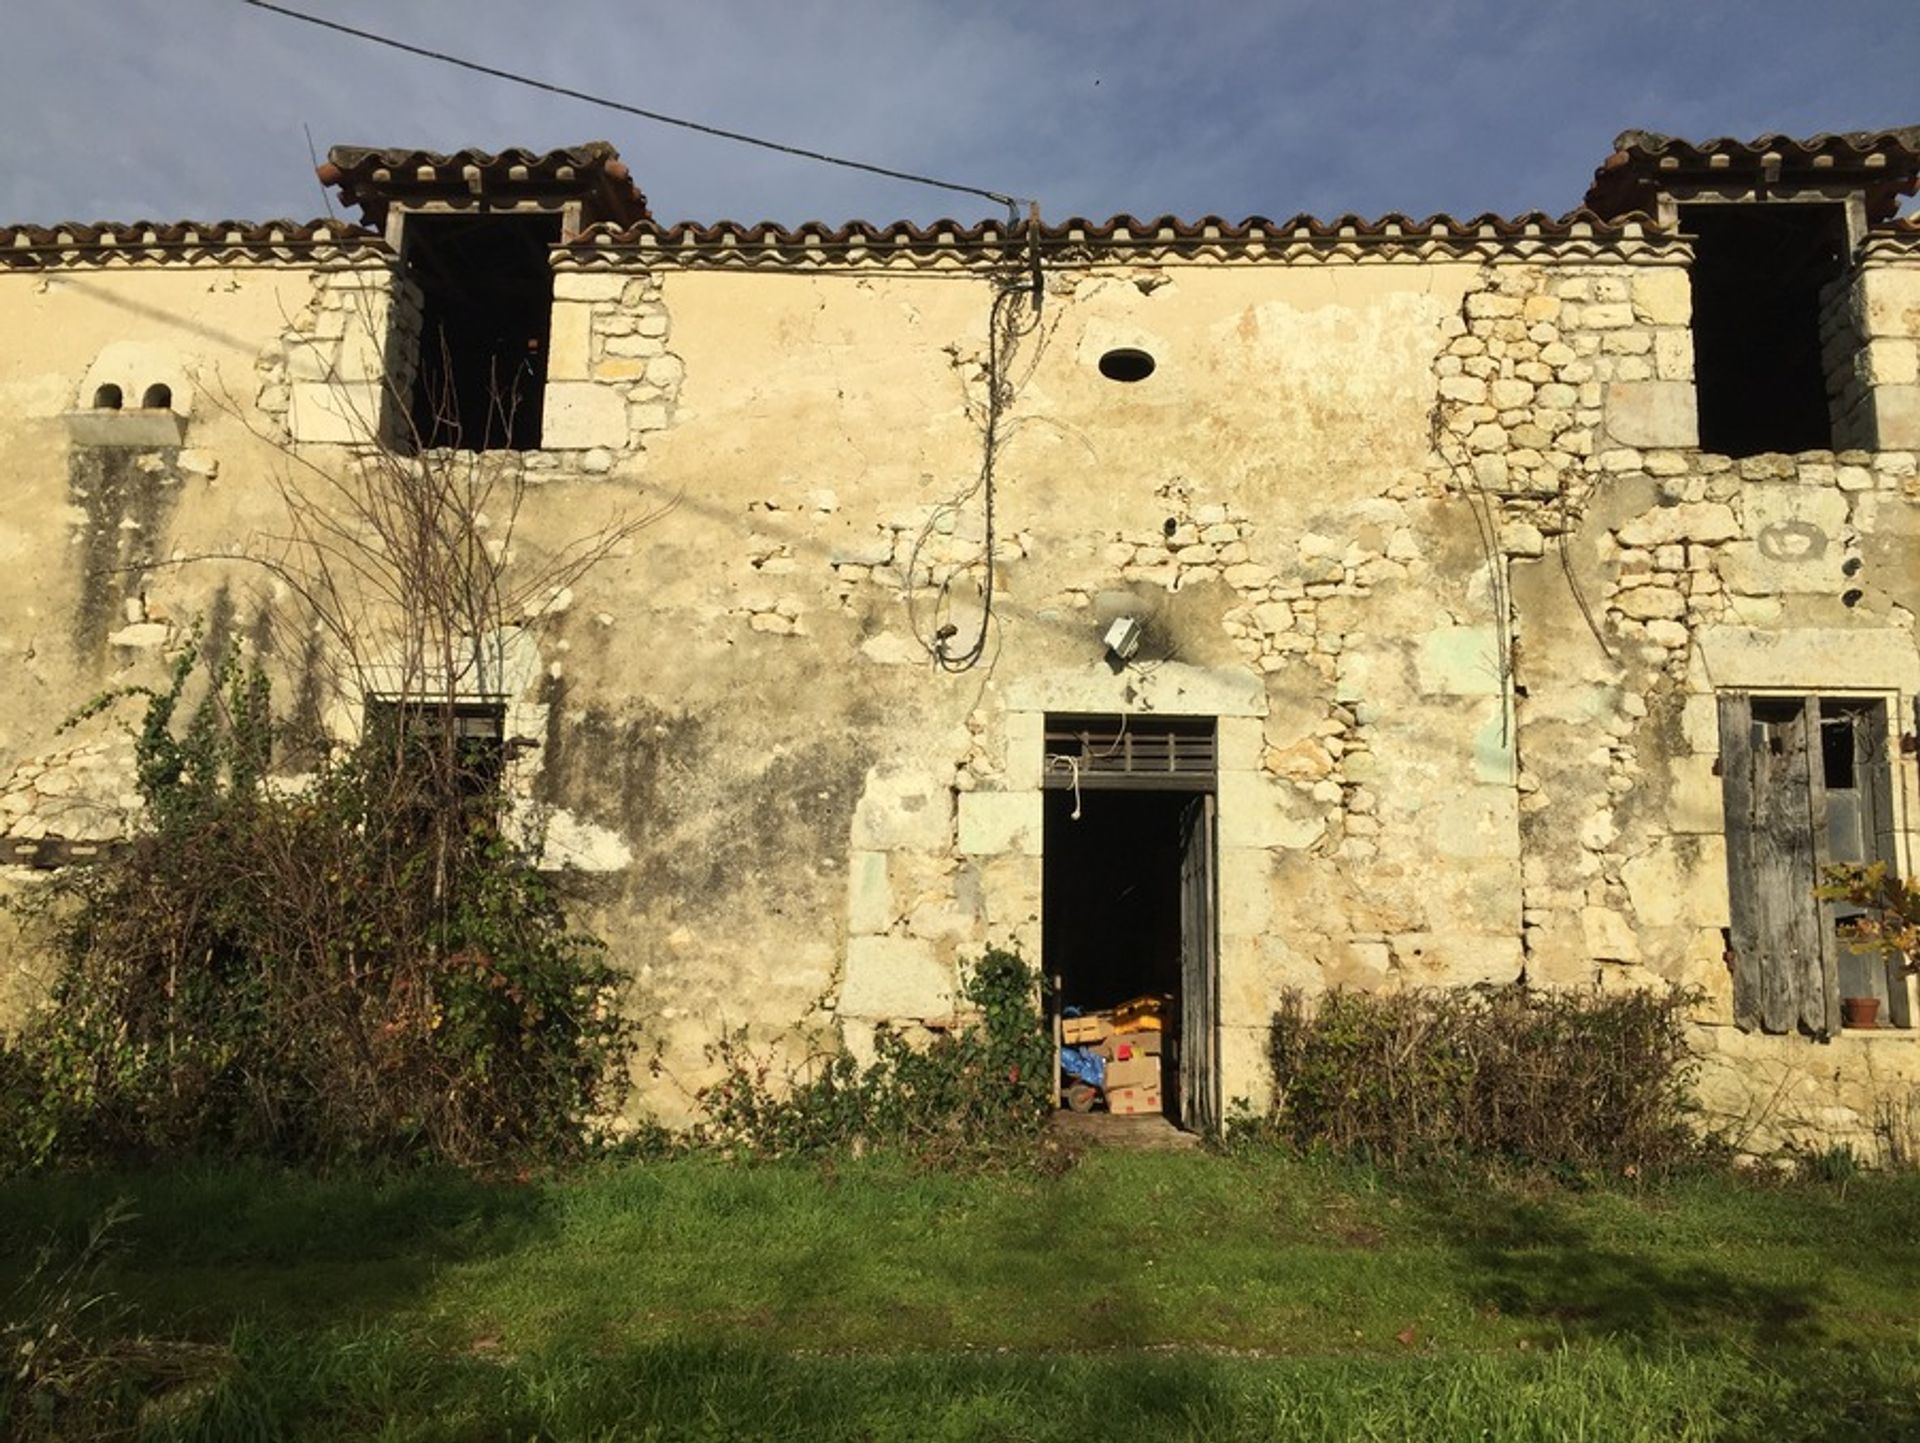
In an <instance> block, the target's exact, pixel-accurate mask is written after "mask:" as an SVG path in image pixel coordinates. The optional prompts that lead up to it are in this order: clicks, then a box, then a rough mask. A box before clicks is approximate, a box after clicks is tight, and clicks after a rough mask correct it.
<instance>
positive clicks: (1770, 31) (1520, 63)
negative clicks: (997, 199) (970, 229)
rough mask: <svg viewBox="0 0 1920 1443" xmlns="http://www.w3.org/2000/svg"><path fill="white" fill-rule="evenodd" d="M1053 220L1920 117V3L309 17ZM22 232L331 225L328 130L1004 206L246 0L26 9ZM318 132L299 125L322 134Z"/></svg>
mask: <svg viewBox="0 0 1920 1443" xmlns="http://www.w3.org/2000/svg"><path fill="white" fill-rule="evenodd" d="M288 3H291V4H292V5H294V6H295V8H305V9H309V10H312V11H314V12H316V13H320V14H325V15H328V16H330V17H332V18H335V19H339V20H342V21H345V22H347V23H351V24H358V25H361V26H363V27H365V28H368V29H372V30H378V31H382V32H385V33H389V34H392V35H394V36H396V37H398V38H403V39H406V40H409V41H411V42H414V43H416V44H424V45H429V46H433V47H435V48H440V49H445V50H449V51H453V52H455V53H458V54H462V55H466V56H469V57H471V58H473V59H477V60H481V61H485V62H487V63H491V64H495V65H501V66H503V67H506V68H511V69H518V70H521V71H524V72H526V73H529V74H533V75H537V76H540V77H543V78H548V79H552V80H554V81H557V82H559V83H562V84H566V85H569V86H573V87H576V88H579V89H583V90H588V91H593V92H597V93H603V94H607V95H611V96H616V97H619V98H622V99H625V100H628V101H630V102H632V103H634V104H637V105H642V106H646V107H648V108H651V109H657V110H662V111H667V112H670V113H675V114H682V115H686V116H689V117H692V118H696V119H700V120H704V121H708V122H710V123H713V124H717V125H722V126H726V127H728V128H732V129H739V130H746V131H751V132H756V133H761V134H765V135H767V136H770V137H773V138H776V139H780V140H784V141H788V142H790V143H793V144H799V145H805V146H809V147H813V148H817V149H822V150H828V151H835V152H839V153H842V154H846V155H850V156H854V157H857V158H860V159H865V160H871V161H874V162H876V163H879V164H883V165H888V166H894V167H899V168H902V169H909V170H915V171H922V172H928V173H932V174H936V175H940V176H944V177H949V178H952V179H955V180H958V181H962V182H965V183H968V184H972V185H978V186H981V187H985V188H989V189H995V190H1003V191H1009V192H1014V193H1018V194H1022V195H1034V196H1038V197H1039V198H1040V200H1041V202H1042V205H1043V208H1044V211H1045V213H1046V214H1047V215H1048V216H1049V217H1051V218H1055V219H1058V218H1061V217H1064V216H1067V215H1070V214H1083V215H1088V216H1093V217H1096V218H1101V217H1105V216H1107V215H1110V214H1113V213H1116V212H1120V211H1132V212H1135V213H1137V214H1140V215H1143V216H1152V215H1158V214H1162V213H1165V212H1169V211H1171V212H1174V213H1177V214H1181V215H1185V216H1193V215H1199V214H1203V213H1207V212H1218V213H1221V214H1225V215H1228V216H1229V217H1232V218H1235V219H1238V218H1240V217H1242V216H1245V215H1248V214H1263V215H1269V216H1272V217H1275V218H1283V217H1285V216H1288V215H1291V214H1293V213H1295V212H1297V211H1309V212H1313V213H1315V214H1319V215H1335V214H1338V213H1340V212H1343V211H1358V212H1360V213H1363V214H1367V215H1377V214H1380V213H1382V212H1385V211H1390V210H1400V211H1407V212H1409V213H1412V214H1414V215H1416V216H1424V215H1427V214H1429V213H1431V212H1433V211H1438V210H1445V211H1451V212H1453V213H1455V214H1460V215H1472V214H1476V213H1478V212H1480V211H1484V210H1494V211H1499V212H1503V213H1514V212H1519V211H1524V210H1531V209H1543V210H1549V211H1553V212H1556V213H1558V212H1561V211H1564V210H1567V209H1570V208H1571V207H1573V206H1574V205H1576V204H1577V203H1578V201H1579V199H1580V195H1581V193H1582V191H1583V190H1584V189H1585V186H1586V182H1587V180H1588V178H1589V176H1590V175H1591V173H1592V171H1593V168H1594V167H1595V166H1596V165H1597V164H1598V163H1599V162H1600V161H1601V160H1602V159H1603V158H1604V156H1605V155H1606V153H1607V151H1608V149H1609V148H1610V142H1611V141H1612V138H1613V136H1614V135H1615V134H1616V133H1617V132H1618V131H1620V130H1622V129H1625V128H1628V127H1630V126H1631V127H1640V128H1645V129H1653V130H1663V131H1667V132H1669V133H1673V134H1679V135H1685V136H1688V137H1690V138H1694V139H1703V138H1707V137H1711V136H1715V135H1722V134H1733V135H1738V136H1741V137H1743V138H1744V137H1750V136H1753V135H1756V134H1759V133H1762V132H1767V131H1776V130H1777V131H1785V132H1787V133H1790V134H1811V133H1814V132H1816V131H1821V130H1848V129H1880V128H1884V127H1888V126H1897V125H1912V124H1920V0H1853V3H1850V4H1847V5H1844V6H1838V5H1836V6H1832V7H1816V6H1813V5H1811V4H1808V3H1805V0H1800V3H1779V0H1591V3H1586V4H1573V3H1565V0H1531V3H1526V0H1507V3H1495V0H1432V3H1426V4H1404V3H1380V0H1344V3H1335V4H1327V3H1324V0H1322V3H1312V4H1307V3H1296V0H1265V3H1261V0H1239V3H1228V0H1187V3H1170V0H1161V3H1158V4H1148V3H1134V0H1104V3H1091V0H1025V3H1015V0H975V3H965V4H963V3H957V0H947V3H934V0H837V3H826V0H788V3H782V4H774V3H768V0H699V3H693V4H689V3H685V0H679V3H671V4H662V3H655V0H545V3H542V4H526V3H512V4H508V3H501V0H288ZM7 14H8V23H7V36H6V43H5V44H4V46H0V94H4V95H5V96H6V97H7V103H8V121H7V128H8V132H9V141H10V143H9V145H8V146H7V148H6V159H5V160H4V161H0V223H3V222H7V221H39V222H48V221H55V220H94V219H118V220H132V219H161V220H174V219H204V220H213V219H225V218H231V217H239V218H250V219H265V218H271V217H276V216H285V215H291V216H296V217H299V218H303V219H304V218H307V217H311V216H315V215H319V214H323V213H324V202H323V200H322V197H321V195H320V192H319V189H318V187H317V185H316V184H315V183H314V181H313V179H312V175H311V169H310V163H309V160H308V153H307V140H306V135H305V130H310V131H311V133H312V136H313V140H314V143H315V145H316V146H318V147H319V148H320V149H321V150H322V151H324V149H325V147H326V146H327V145H329V144H331V143H337V142H348V143H355V144H379V145H385V144H404V145H422V146H428V147H433V148H444V149H457V148H459V147H461V146H463V145H480V146H484V147H487V148H497V147H499V146H504V145H511V144H524V145H532V146H537V147H545V146H549V145H556V144H567V143H572V142H576V141H581V140H587V139H607V140H611V141H613V142H614V144H615V145H617V146H618V147H619V149H620V151H621V153H622V154H623V155H624V156H625V157H626V158H627V160H628V162H629V163H630V164H631V166H632V168H633V171H634V174H635V177H636V178H637V179H638V181H639V182H640V184H641V186H642V188H643V189H644V190H645V191H646V192H647V194H648V196H649V198H650V199H651V201H652V205H653V210H654V214H655V215H656V216H657V217H659V218H660V219H662V220H677V219H697V220H714V219H721V218H727V219H734V220H742V221H751V220H759V219H773V220H779V221H783V222H787V223H793V222H797V221H800V220H806V219H824V220H829V221H839V220H845V219H849V218H853V217H859V218H863V219H868V220H874V221H885V220H892V219H895V218H899V217H910V218H916V219H922V220H925V219H931V218H933V217H936V216H941V215H955V216H958V217H960V218H962V219H969V220H971V219H976V218H978V217H980V216H983V215H987V214H991V213H993V207H992V206H991V205H990V204H989V203H988V202H986V201H983V200H979V199H977V198H972V197H968V196H963V195H947V194H943V193H941V192H938V191H933V190H925V189H921V188H917V187H913V186H909V185H903V184H900V183H897V182H889V181H884V180H880V179H878V178H875V177H871V176H863V175H857V174H854V173H851V172H845V171H839V170H834V169H829V168H826V167H822V166H819V165H815V164H809V163H806V162H801V161H797V160H790V159H787V158H784V157H780V156H775V155H771V154H767V153H764V152H757V151H753V150H748V149H744V148H741V147H737V146H734V145H730V144H727V143H724V142H721V141H717V140H711V139H706V138H702V137H698V136H693V135H689V134H686V133H684V132H679V131H674V130H670V129H663V128H661V127H657V126H654V125H651V124H649V123H647V122H645V121H641V120H638V119H635V118H633V117H629V116H623V115H619V114H613V113H609V112H606V111H603V110H597V109H595V108H593V107H591V106H588V105H584V104H581V103H579V102H574V101H569V100H561V99H556V98H554V97H551V96H544V95H539V94H536V93H534V92H532V91H528V90H524V89H521V88H518V87H513V86H508V85H504V84H500V83H498V82H494V81H489V80H485V79H482V78H480V77H477V76H473V75H469V74H465V73H462V72H459V71H456V70H452V69H449V68H446V67H441V66H436V65H433V64H430V63H428V62H426V61H422V60H418V59H414V58H411V57H408V56H403V55H399V54H395V53H392V52H387V51H381V50H377V49H373V48H370V47H367V46H365V45H364V44H362V43H360V42H357V41H354V40H351V39H348V38H346V37H341V36H334V35H328V34H324V33H321V32H319V31H315V30H313V29H311V28H310V27H306V26H302V25H298V24H296V23H294V22H292V21H289V20H285V19H281V18H279V17H276V16H273V15H269V14H266V13H263V12H261V11H258V10H253V9H249V8H246V7H245V6H243V5H242V4H241V3H240V0H8V3H7ZM303 127H304V129H303Z"/></svg>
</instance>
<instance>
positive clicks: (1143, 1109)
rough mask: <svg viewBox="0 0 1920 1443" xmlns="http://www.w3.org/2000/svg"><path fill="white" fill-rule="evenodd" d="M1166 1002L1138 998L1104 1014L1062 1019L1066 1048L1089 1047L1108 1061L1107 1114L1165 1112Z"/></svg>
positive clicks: (1104, 1089)
mask: <svg viewBox="0 0 1920 1443" xmlns="http://www.w3.org/2000/svg"><path fill="white" fill-rule="evenodd" d="M1165 1015H1166V1003H1165V999H1163V998H1159V997H1136V998H1134V999H1133V1000H1132V1001H1129V1002H1123V1003H1121V1004H1120V1006H1118V1007H1114V1008H1110V1009H1109V1010H1107V1011H1105V1012H1091V1013H1087V1014H1085V1015H1083V1016H1078V1017H1063V1018H1062V1019H1061V1021H1060V1037H1061V1041H1062V1043H1063V1044H1064V1045H1065V1046H1068V1047H1077V1048H1085V1049H1087V1050H1089V1051H1092V1052H1096V1053H1098V1054H1099V1056H1100V1057H1101V1058H1102V1059H1103V1061H1104V1063H1105V1067H1104V1068H1103V1073H1104V1081H1103V1084H1102V1086H1101V1089H1100V1091H1101V1095H1102V1097H1103V1098H1104V1100H1105V1102H1106V1107H1107V1111H1108V1112H1111V1113H1115V1114H1120V1115H1142V1114H1149V1113H1157V1112H1159V1111H1161V1109H1162V1104H1161V1073H1160V1069H1161V1063H1162V1054H1163V1051H1164V1040H1165V1036H1166V1033H1165V1029H1164V1025H1163V1023H1164V1018H1165Z"/></svg>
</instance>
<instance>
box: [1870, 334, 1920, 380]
mask: <svg viewBox="0 0 1920 1443" xmlns="http://www.w3.org/2000/svg"><path fill="white" fill-rule="evenodd" d="M1866 360H1867V372H1868V374H1869V375H1870V376H1871V377H1872V380H1873V384H1874V385H1876V386H1911V385H1914V384H1915V383H1916V382H1920V342H1916V341H1909V340H1896V339H1895V338H1894V337H1891V336H1880V337H1877V338H1876V339H1874V340H1872V341H1869V342H1868V343H1867V347H1866Z"/></svg>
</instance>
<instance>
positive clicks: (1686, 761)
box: [1667, 722, 1726, 835]
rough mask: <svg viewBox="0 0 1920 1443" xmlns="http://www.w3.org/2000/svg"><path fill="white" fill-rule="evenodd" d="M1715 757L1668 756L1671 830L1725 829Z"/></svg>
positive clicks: (1685, 832)
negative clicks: (1715, 771) (1715, 770)
mask: <svg viewBox="0 0 1920 1443" xmlns="http://www.w3.org/2000/svg"><path fill="white" fill-rule="evenodd" d="M1716 725H1717V722H1716ZM1718 760H1719V758H1718V757H1716V756H1713V755H1711V754H1708V755H1698V754H1695V755H1690V756H1680V757H1672V758H1669V759H1668V762H1667V772H1668V776H1669V778H1670V779H1671V780H1670V783H1669V786H1668V788H1667V826H1668V827H1669V828H1671V829H1672V830H1673V831H1675V832H1679V833H1682V834H1692V833H1708V834H1713V835H1718V834H1719V833H1721V832H1724V831H1725V830H1726V808H1725V802H1724V800H1723V793H1722V790H1721V779H1720V778H1719V777H1718V776H1717V775H1715V773H1714V766H1715V764H1716V763H1717V762H1718Z"/></svg>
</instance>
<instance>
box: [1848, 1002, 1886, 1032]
mask: <svg viewBox="0 0 1920 1443" xmlns="http://www.w3.org/2000/svg"><path fill="white" fill-rule="evenodd" d="M1840 1016H1841V1019H1842V1021H1844V1022H1845V1024H1846V1025H1847V1026H1848V1027H1855V1028H1867V1027H1878V1026H1879V1025H1880V999H1879V998H1878V997H1842V998H1841V999H1840Z"/></svg>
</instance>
